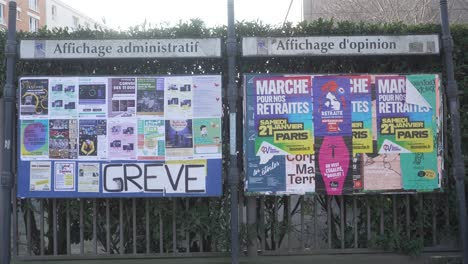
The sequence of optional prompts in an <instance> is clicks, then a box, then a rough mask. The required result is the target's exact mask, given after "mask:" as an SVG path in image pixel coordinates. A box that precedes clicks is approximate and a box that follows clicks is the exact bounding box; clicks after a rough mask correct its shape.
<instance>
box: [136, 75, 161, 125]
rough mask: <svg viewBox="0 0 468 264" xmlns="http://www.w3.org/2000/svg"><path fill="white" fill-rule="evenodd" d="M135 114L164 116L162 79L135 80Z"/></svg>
mask: <svg viewBox="0 0 468 264" xmlns="http://www.w3.org/2000/svg"><path fill="white" fill-rule="evenodd" d="M137 114H138V115H152V116H158V117H163V116H164V78H137Z"/></svg>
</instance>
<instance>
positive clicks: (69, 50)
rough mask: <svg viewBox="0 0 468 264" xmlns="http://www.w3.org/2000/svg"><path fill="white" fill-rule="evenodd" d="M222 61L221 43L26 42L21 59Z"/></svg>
mask: <svg viewBox="0 0 468 264" xmlns="http://www.w3.org/2000/svg"><path fill="white" fill-rule="evenodd" d="M174 57H175V58H192V57H221V39H219V38H212V39H121V40H22V41H21V45H20V58H21V59H93V58H94V59H102V58H174Z"/></svg>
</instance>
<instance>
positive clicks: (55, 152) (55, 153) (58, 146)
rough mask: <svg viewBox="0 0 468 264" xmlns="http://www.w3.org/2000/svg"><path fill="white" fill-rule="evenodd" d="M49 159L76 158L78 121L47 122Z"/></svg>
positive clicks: (51, 120)
mask: <svg viewBox="0 0 468 264" xmlns="http://www.w3.org/2000/svg"><path fill="white" fill-rule="evenodd" d="M49 158H50V159H77V158H78V120H76V119H50V120H49Z"/></svg>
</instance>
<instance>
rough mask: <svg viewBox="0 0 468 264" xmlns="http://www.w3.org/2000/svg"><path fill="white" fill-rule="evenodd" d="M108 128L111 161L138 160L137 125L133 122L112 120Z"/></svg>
mask: <svg viewBox="0 0 468 264" xmlns="http://www.w3.org/2000/svg"><path fill="white" fill-rule="evenodd" d="M108 128H109V130H108V133H107V134H108V142H109V146H108V147H109V153H108V154H109V155H108V156H109V159H113V160H125V159H129V160H133V159H136V152H137V144H136V139H137V135H136V133H137V130H136V123H135V122H134V121H133V120H128V121H127V120H110V121H109V122H108Z"/></svg>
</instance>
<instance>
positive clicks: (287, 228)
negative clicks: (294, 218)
mask: <svg viewBox="0 0 468 264" xmlns="http://www.w3.org/2000/svg"><path fill="white" fill-rule="evenodd" d="M285 198H286V203H285V205H286V204H287V205H288V208H287V209H286V210H285V211H286V213H287V214H288V215H287V217H286V219H287V221H288V223H287V226H286V230H287V232H288V234H287V235H288V251H291V230H292V228H291V226H292V223H291V212H292V211H291V210H292V208H291V196H290V195H288V196H286V197H285Z"/></svg>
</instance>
